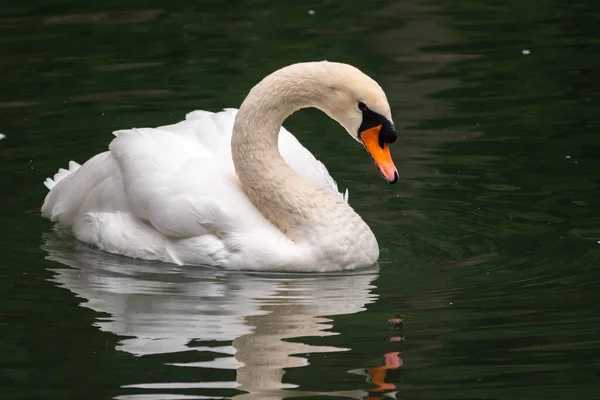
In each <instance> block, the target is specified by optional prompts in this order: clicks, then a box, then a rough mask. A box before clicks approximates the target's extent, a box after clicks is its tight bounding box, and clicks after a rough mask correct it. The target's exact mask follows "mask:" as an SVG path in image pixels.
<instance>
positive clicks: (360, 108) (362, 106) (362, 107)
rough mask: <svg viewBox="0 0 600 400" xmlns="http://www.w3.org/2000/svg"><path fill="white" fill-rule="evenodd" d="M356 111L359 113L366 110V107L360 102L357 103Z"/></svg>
mask: <svg viewBox="0 0 600 400" xmlns="http://www.w3.org/2000/svg"><path fill="white" fill-rule="evenodd" d="M358 109H359V110H360V111H365V110H366V109H367V106H366V105H365V103H363V102H362V101H359V102H358Z"/></svg>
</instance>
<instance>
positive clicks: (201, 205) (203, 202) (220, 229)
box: [148, 194, 234, 237]
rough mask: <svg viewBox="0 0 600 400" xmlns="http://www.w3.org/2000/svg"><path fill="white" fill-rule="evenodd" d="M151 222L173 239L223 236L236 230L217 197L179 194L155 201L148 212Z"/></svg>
mask: <svg viewBox="0 0 600 400" xmlns="http://www.w3.org/2000/svg"><path fill="white" fill-rule="evenodd" d="M148 214H149V221H150V223H151V224H152V226H154V227H155V228H156V230H158V231H159V232H161V233H162V234H164V235H167V236H171V237H191V236H202V235H205V234H207V233H212V234H214V235H216V236H223V235H224V234H226V233H227V232H230V231H231V230H232V229H234V227H233V224H232V223H231V218H230V217H229V215H227V213H226V212H225V210H224V209H223V208H222V207H221V206H219V204H218V203H217V201H216V200H215V199H214V198H210V197H197V196H193V195H190V194H179V195H175V196H167V197H162V198H157V199H155V200H154V201H153V202H152V203H150V207H149V210H148Z"/></svg>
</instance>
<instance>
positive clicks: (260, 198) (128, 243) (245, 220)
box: [42, 62, 397, 272]
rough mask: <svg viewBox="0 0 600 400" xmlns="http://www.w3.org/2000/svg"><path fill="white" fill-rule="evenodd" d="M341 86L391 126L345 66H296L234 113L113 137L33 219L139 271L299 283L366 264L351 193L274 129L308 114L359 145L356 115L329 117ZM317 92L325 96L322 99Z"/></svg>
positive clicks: (194, 115)
mask: <svg viewBox="0 0 600 400" xmlns="http://www.w3.org/2000/svg"><path fill="white" fill-rule="evenodd" d="M350 78H352V79H354V80H355V81H356V82H355V84H356V85H358V86H361V85H362V86H366V88H364V90H363V92H364V93H363V95H362V97H366V99H365V100H364V101H369V106H370V107H375V108H379V109H383V111H382V113H383V114H387V115H388V116H387V117H385V119H386V121H387V120H389V121H390V123H391V116H390V115H389V107H388V106H387V100H385V95H384V94H383V91H382V90H381V88H379V86H378V85H377V84H376V83H374V81H372V80H371V79H370V78H368V77H367V76H366V75H364V74H362V72H360V71H358V70H357V69H355V68H354V67H350V66H347V65H345V64H337V63H328V62H320V63H303V64H294V65H292V66H289V67H286V68H283V69H281V70H279V71H277V72H275V73H273V74H272V75H270V76H268V77H267V78H265V79H264V80H263V81H261V82H260V83H259V84H258V85H257V86H255V87H254V88H253V89H252V90H251V92H250V93H249V95H248V97H247V98H246V100H245V101H244V103H243V104H242V106H241V107H240V109H239V111H238V110H235V109H226V110H224V111H221V112H217V113H211V112H207V111H194V112H191V113H189V114H187V116H186V119H185V120H184V121H181V122H179V123H176V124H174V125H168V126H161V127H158V128H141V129H129V130H121V131H117V132H115V133H114V135H115V138H114V139H113V140H112V142H111V143H110V145H109V151H106V152H103V153H100V154H97V155H96V156H94V157H92V158H91V159H89V160H88V161H87V162H85V163H84V164H83V165H79V164H77V163H75V162H73V161H71V162H70V163H69V168H68V169H61V170H59V172H58V173H57V174H56V175H55V176H54V178H52V179H51V178H48V179H47V180H46V182H45V184H46V186H47V187H48V188H49V189H50V191H49V193H48V194H47V196H46V198H45V201H44V204H43V206H42V216H44V217H46V218H49V219H50V220H51V221H53V222H57V223H58V225H59V226H61V227H63V228H65V229H67V230H68V231H70V232H71V233H72V234H73V235H74V236H75V237H76V238H77V239H79V240H81V241H82V242H85V243H88V244H91V245H94V246H96V247H98V248H99V249H101V250H104V251H107V252H111V253H115V254H120V255H124V256H128V257H133V258H140V259H146V260H160V261H164V262H170V263H175V264H191V265H210V266H216V267H223V268H227V269H244V270H281V271H299V272H306V271H338V270H348V269H354V268H357V267H362V266H368V265H372V264H373V263H375V262H376V261H377V259H378V256H379V247H378V244H377V240H376V238H375V236H374V234H373V233H372V231H371V230H370V228H369V227H368V226H367V224H366V223H365V222H364V221H363V220H362V219H361V218H360V216H359V215H358V214H357V213H356V212H355V211H354V210H353V209H352V208H351V207H350V206H349V205H348V202H347V200H348V192H347V191H346V192H345V194H342V193H340V192H339V191H338V187H337V184H336V182H335V181H334V180H333V178H332V177H331V176H330V175H329V173H328V171H327V169H326V167H325V166H324V165H323V164H322V163H321V162H319V161H318V160H317V159H316V158H315V157H314V156H313V155H312V154H311V153H310V152H309V151H308V150H307V149H306V148H304V147H303V146H302V145H301V144H300V143H299V142H298V140H297V139H296V138H295V137H294V136H293V135H292V134H291V133H290V132H289V131H287V130H286V129H285V128H283V127H282V123H283V120H284V119H285V118H286V117H287V116H288V115H289V114H290V113H291V112H293V111H295V110H297V109H300V108H304V107H307V106H316V107H318V108H320V109H322V110H323V111H325V112H326V113H328V114H329V115H330V116H332V117H333V118H334V119H337V120H338V121H339V122H340V123H341V124H342V125H343V126H344V127H345V128H346V129H347V131H348V132H349V133H351V134H353V133H354V135H356V132H354V131H355V130H358V129H359V128H360V125H361V123H363V119H364V118H363V117H361V116H360V115H358V116H357V114H361V112H357V110H356V105H353V106H352V107H351V108H352V110H351V112H350V111H346V113H347V115H345V114H344V111H342V110H337V109H334V108H333V107H343V101H344V96H346V97H351V98H352V101H353V102H354V97H356V96H351V95H350V94H348V93H344V94H340V93H339V92H340V91H343V90H346V85H347V83H346V80H347V79H350ZM323 85H325V86H326V87H329V88H330V89H331V88H333V89H335V90H334V93H333V94H332V95H331V96H329V95H326V96H323V95H322V94H320V93H319V92H318V90H321V92H323V90H322V88H323ZM328 85H329V86H328ZM325 92H327V91H325ZM352 94H354V93H352ZM332 96H333V97H332ZM362 97H361V98H362ZM334 100H337V105H336V103H335V102H333V101H334ZM340 103H342V104H340ZM361 104H363V103H361ZM362 114H364V112H362ZM362 114H361V115H362ZM383 114H376V115H383ZM357 140H358V139H357ZM379 140H380V143H381V140H382V139H381V138H380V139H379ZM365 146H366V145H365ZM386 146H387V145H386ZM383 147H384V146H383V145H381V148H383ZM367 149H369V147H368V146H367ZM372 155H373V153H372ZM374 157H375V156H374ZM384 167H385V165H384ZM384 167H381V166H380V170H381V171H382V174H384V176H386V175H385V172H384V170H382V168H384ZM394 170H395V168H394ZM395 179H397V173H396V175H395Z"/></svg>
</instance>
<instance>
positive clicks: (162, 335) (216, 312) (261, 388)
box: [43, 233, 401, 400]
mask: <svg viewBox="0 0 600 400" xmlns="http://www.w3.org/2000/svg"><path fill="white" fill-rule="evenodd" d="M44 239H45V244H44V245H43V249H44V250H46V251H47V253H48V256H47V258H48V259H49V260H53V261H56V262H59V263H61V264H64V265H66V266H69V267H72V268H58V269H54V270H53V272H54V273H55V275H54V277H53V278H52V280H53V281H54V282H56V283H57V284H58V285H59V286H61V287H64V288H67V289H68V290H70V291H71V292H73V293H74V294H75V295H77V296H78V297H80V298H82V299H83V300H84V302H83V303H82V304H81V306H83V307H87V308H90V309H92V310H94V311H97V312H99V313H104V314H108V315H109V316H108V317H106V316H102V317H98V318H97V320H96V322H95V326H97V327H98V328H99V329H100V330H102V331H105V332H110V333H113V334H115V335H118V336H119V337H123V339H122V340H120V341H119V343H118V346H117V349H118V350H121V351H124V352H127V353H130V354H133V355H135V356H146V355H156V354H167V353H168V354H174V353H181V352H191V351H196V352H202V357H198V358H201V359H202V361H191V362H190V361H188V362H179V363H178V362H173V363H170V365H175V366H179V367H182V368H216V369H230V370H235V381H234V382H222V381H221V382H206V381H204V380H202V379H200V380H201V381H200V382H182V383H177V382H169V383H157V382H144V383H141V382H133V383H131V384H130V385H127V386H126V388H128V389H127V390H128V391H129V390H137V391H139V392H140V393H139V395H126V396H122V397H120V398H122V399H132V398H134V399H139V398H145V399H146V398H149V397H152V398H154V396H155V395H156V390H161V391H164V392H165V394H164V395H162V394H161V395H158V397H156V398H169V397H173V392H175V393H177V392H178V391H179V390H189V389H194V388H211V389H232V388H235V389H237V390H239V391H241V392H244V393H241V394H239V395H237V396H235V397H234V398H236V399H239V400H245V399H283V398H290V397H301V396H315V395H319V396H342V397H347V398H356V399H364V398H369V397H367V396H369V393H367V392H366V391H364V390H355V391H348V392H327V393H323V392H319V393H317V392H307V391H302V390H290V389H294V388H296V387H297V386H296V385H293V384H286V383H283V375H284V374H285V369H286V368H293V367H302V366H306V365H308V360H307V359H306V358H305V357H302V356H301V355H302V354H310V353H320V352H339V351H345V350H348V349H345V348H341V347H333V346H315V345H308V344H304V343H299V342H297V341H296V342H289V341H287V340H288V339H292V338H304V337H323V336H330V335H337V334H338V333H335V332H332V331H330V329H331V328H332V327H333V326H332V323H331V320H330V319H328V318H327V317H329V316H335V315H342V314H355V313H358V312H361V311H363V310H364V309H365V306H366V305H367V304H369V303H371V302H373V301H374V300H375V298H376V296H375V295H374V294H373V293H372V289H373V288H374V286H373V280H374V279H375V278H376V277H377V271H376V270H369V271H362V272H361V273H355V274H351V275H350V274H338V275H335V276H332V275H319V274H317V275H312V276H307V275H303V276H292V275H289V274H268V275H265V274H248V273H239V272H238V273H236V272H230V271H222V270H216V269H207V268H197V267H196V268H186V267H178V266H173V265H165V264H159V263H147V262H136V261H133V260H130V259H126V258H122V257H118V256H112V255H109V254H106V253H103V252H99V251H95V250H93V249H90V248H88V247H86V246H85V245H81V244H79V243H77V242H74V241H73V240H69V239H65V238H63V237H60V235H59V234H58V233H50V234H47V235H45V238H44ZM207 352H209V353H207ZM207 354H212V355H213V357H214V358H213V359H212V360H208V361H207V360H206V358H207V357H206V355H207ZM396 356H397V355H396ZM386 357H388V358H389V356H386ZM186 359H187V360H189V359H190V358H189V357H186ZM192 359H193V356H192ZM394 362H396V363H397V364H398V362H397V361H392V363H391V364H390V362H388V361H386V363H387V364H389V365H392V367H393V363H394ZM400 364H401V362H400ZM400 364H398V366H399V365H400ZM386 368H391V367H386ZM349 372H351V373H356V372H355V371H349ZM367 374H369V373H368V371H367ZM378 379H380V378H378ZM373 383H375V382H373ZM378 386H379V385H378ZM169 392H170V394H167V393H169ZM176 396H177V395H176ZM187 397H188V396H187V395H186V398H187ZM177 398H180V397H177ZM190 398H198V397H197V396H196V397H194V396H190ZM201 398H214V397H201ZM371 398H375V397H371Z"/></svg>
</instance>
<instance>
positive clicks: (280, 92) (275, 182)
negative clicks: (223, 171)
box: [231, 67, 328, 233]
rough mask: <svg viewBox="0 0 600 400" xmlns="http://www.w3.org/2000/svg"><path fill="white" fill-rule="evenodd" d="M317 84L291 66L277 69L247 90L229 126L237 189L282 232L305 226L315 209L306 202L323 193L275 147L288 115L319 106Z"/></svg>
mask: <svg viewBox="0 0 600 400" xmlns="http://www.w3.org/2000/svg"><path fill="white" fill-rule="evenodd" d="M321 84H322V82H321V79H319V77H318V75H316V74H314V73H310V71H306V70H301V69H299V68H293V67H291V68H290V67H287V68H284V69H282V70H279V71H277V72H275V73H273V74H271V75H269V76H267V77H266V78H265V79H263V80H262V81H261V82H260V83H258V84H257V85H256V86H255V87H254V88H253V89H252V90H251V91H250V93H249V94H248V96H247V97H246V99H245V100H244V102H243V103H242V105H241V106H240V109H239V111H238V114H237V116H236V119H235V123H234V127H233V137H232V142H231V151H232V157H233V163H234V166H235V171H236V173H237V175H238V177H239V180H240V182H241V185H242V188H243V189H244V191H245V193H246V194H247V196H248V197H249V198H250V200H251V201H252V202H253V203H254V205H255V206H256V207H257V208H258V209H259V210H260V212H261V213H262V214H263V215H264V216H265V217H266V218H267V219H269V220H270V221H271V222H272V223H273V224H274V225H276V226H277V227H278V228H280V230H282V231H283V232H284V233H286V232H287V231H289V230H291V229H297V228H298V227H299V226H301V225H306V224H307V223H308V224H310V220H311V218H312V217H314V213H315V212H316V211H315V209H318V207H314V204H313V206H311V205H310V203H311V202H313V203H314V201H315V198H316V197H315V196H317V197H323V195H324V192H323V191H320V190H319V189H317V188H316V187H314V186H312V185H311V184H309V183H308V182H306V181H304V180H303V179H301V178H300V177H299V176H298V175H296V174H295V173H294V172H293V170H292V169H291V168H290V167H289V166H288V165H287V163H286V162H285V161H284V159H283V157H282V156H281V154H280V152H279V148H278V138H279V132H280V130H281V125H282V123H283V121H284V120H285V119H286V118H287V117H288V116H289V115H290V114H292V113H293V112H295V111H297V110H299V109H301V108H305V107H310V106H314V107H317V108H322V107H321V104H322V101H323V100H322V99H321V98H320V94H319V93H320V92H322V90H319V89H320V88H321ZM317 192H321V193H317ZM325 197H328V196H325ZM320 201H328V200H327V199H321V200H320Z"/></svg>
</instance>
